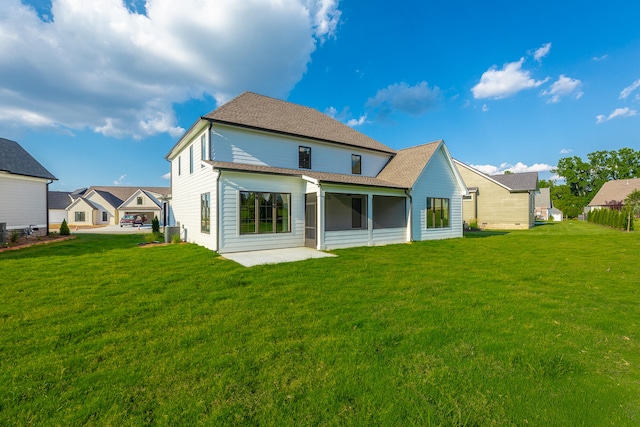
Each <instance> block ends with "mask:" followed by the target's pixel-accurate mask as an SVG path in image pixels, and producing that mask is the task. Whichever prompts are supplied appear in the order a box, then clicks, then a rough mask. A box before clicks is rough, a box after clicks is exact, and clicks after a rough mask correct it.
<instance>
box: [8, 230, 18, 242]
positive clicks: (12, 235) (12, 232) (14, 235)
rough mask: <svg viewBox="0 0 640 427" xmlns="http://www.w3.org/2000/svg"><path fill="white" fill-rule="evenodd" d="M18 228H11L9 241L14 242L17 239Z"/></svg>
mask: <svg viewBox="0 0 640 427" xmlns="http://www.w3.org/2000/svg"><path fill="white" fill-rule="evenodd" d="M18 236H19V234H18V230H11V237H10V239H11V243H15V242H16V241H17V240H18Z"/></svg>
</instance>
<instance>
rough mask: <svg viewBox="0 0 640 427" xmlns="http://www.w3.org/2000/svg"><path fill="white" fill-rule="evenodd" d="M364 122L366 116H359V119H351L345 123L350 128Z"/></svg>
mask: <svg viewBox="0 0 640 427" xmlns="http://www.w3.org/2000/svg"><path fill="white" fill-rule="evenodd" d="M366 122H367V115H366V114H365V115H364V116H360V118H359V119H351V120H349V121H347V126H351V127H355V126H360V125H362V124H364V123H366Z"/></svg>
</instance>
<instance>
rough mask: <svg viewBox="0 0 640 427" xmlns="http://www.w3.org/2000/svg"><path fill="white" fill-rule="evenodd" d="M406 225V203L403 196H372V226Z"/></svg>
mask: <svg viewBox="0 0 640 427" xmlns="http://www.w3.org/2000/svg"><path fill="white" fill-rule="evenodd" d="M406 226H407V203H406V199H405V198H404V197H397V196H373V228H374V229H380V228H402V227H406Z"/></svg>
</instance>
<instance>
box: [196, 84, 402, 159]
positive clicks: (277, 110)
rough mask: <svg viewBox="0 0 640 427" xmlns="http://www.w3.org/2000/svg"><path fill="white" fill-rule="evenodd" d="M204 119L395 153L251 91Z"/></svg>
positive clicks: (319, 116) (345, 128) (354, 132)
mask: <svg viewBox="0 0 640 427" xmlns="http://www.w3.org/2000/svg"><path fill="white" fill-rule="evenodd" d="M202 118H203V119H206V120H211V121H213V122H219V123H226V124H231V125H236V126H243V127H247V128H252V129H260V130H265V131H270V132H277V133H282V134H286V135H293V136H301V137H306V138H312V139H316V140H320V141H326V142H331V143H338V144H342V145H349V146H353V147H361V148H367V149H370V150H376V151H381V152H384V153H389V154H393V153H395V150H393V149H392V148H390V147H387V146H386V145H384V144H382V143H380V142H378V141H376V140H375V139H373V138H370V137H368V136H366V135H364V134H362V133H360V132H358V131H357V130H355V129H352V128H351V127H349V126H347V125H345V124H343V123H340V122H339V121H337V120H335V119H332V118H331V117H329V116H327V115H326V114H324V113H321V112H319V111H318V110H315V109H313V108H310V107H304V106H302V105H297V104H293V103H290V102H286V101H281V100H278V99H275V98H270V97H267V96H263V95H258V94H256V93H252V92H245V93H243V94H241V95H239V96H238V97H236V98H234V99H232V100H231V101H229V102H227V103H226V104H224V105H222V106H220V107H219V108H217V109H215V110H213V111H212V112H210V113H209V114H207V115H205V116H203V117H202Z"/></svg>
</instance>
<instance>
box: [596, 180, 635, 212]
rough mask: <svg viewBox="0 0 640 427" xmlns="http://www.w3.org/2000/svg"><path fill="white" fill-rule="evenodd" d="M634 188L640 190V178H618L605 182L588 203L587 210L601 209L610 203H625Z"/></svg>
mask: <svg viewBox="0 0 640 427" xmlns="http://www.w3.org/2000/svg"><path fill="white" fill-rule="evenodd" d="M633 190H640V178H629V179H616V180H613V181H609V182H605V183H604V185H603V186H602V187H601V188H600V190H599V191H598V192H597V193H596V195H595V196H594V197H593V199H592V200H591V203H589V204H588V205H587V210H589V211H591V210H594V209H600V208H604V207H608V206H609V205H616V204H620V203H624V199H626V198H627V196H628V195H629V194H631V193H632V192H633Z"/></svg>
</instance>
